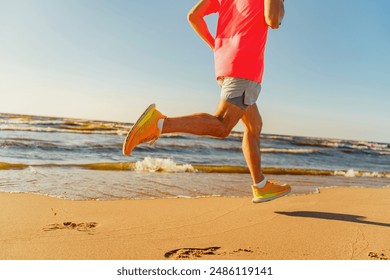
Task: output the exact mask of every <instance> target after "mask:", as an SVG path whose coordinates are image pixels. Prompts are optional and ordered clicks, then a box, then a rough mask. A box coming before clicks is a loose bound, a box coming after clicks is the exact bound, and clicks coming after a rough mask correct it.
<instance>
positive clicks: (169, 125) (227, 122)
mask: <svg viewBox="0 0 390 280" xmlns="http://www.w3.org/2000/svg"><path fill="white" fill-rule="evenodd" d="M244 114H245V110H243V109H241V108H240V107H238V106H236V105H233V104H231V103H229V102H227V101H225V100H221V101H220V103H219V106H218V109H217V112H216V113H215V115H210V114H207V113H200V114H194V115H189V116H184V117H176V118H167V119H165V121H164V126H163V131H162V133H174V132H183V133H191V134H195V135H208V136H214V137H219V138H225V137H227V136H228V135H229V133H230V131H231V130H232V129H233V127H234V126H235V125H236V124H237V123H238V121H239V120H240V119H241V117H242V116H243V115H244Z"/></svg>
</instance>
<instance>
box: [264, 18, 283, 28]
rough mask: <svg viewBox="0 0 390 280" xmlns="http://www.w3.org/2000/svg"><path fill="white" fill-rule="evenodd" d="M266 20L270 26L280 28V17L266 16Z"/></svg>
mask: <svg viewBox="0 0 390 280" xmlns="http://www.w3.org/2000/svg"><path fill="white" fill-rule="evenodd" d="M265 22H266V23H267V25H268V26H269V27H271V28H272V29H278V28H279V26H280V20H279V17H266V18H265Z"/></svg>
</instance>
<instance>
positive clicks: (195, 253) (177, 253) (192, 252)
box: [164, 247, 221, 259]
mask: <svg viewBox="0 0 390 280" xmlns="http://www.w3.org/2000/svg"><path fill="white" fill-rule="evenodd" d="M219 249H221V247H208V248H180V249H175V250H172V251H169V252H166V253H165V255H164V256H165V257H166V258H173V259H198V258H201V257H203V256H204V255H216V251H218V250H219Z"/></svg>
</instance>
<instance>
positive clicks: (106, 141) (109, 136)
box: [0, 114, 390, 200]
mask: <svg viewBox="0 0 390 280" xmlns="http://www.w3.org/2000/svg"><path fill="white" fill-rule="evenodd" d="M131 126H132V124H131V123H117V122H106V121H93V120H80V119H69V118H54V117H40V116H26V115H12V114H0V191H2V192H29V193H39V194H45V195H52V196H57V197H62V198H68V199H83V200H85V199H104V200H107V199H128V198H142V199H144V198H159V197H200V196H249V195H250V184H251V178H250V175H249V173H248V170H247V168H246V163H245V160H244V157H243V155H242V151H241V141H242V136H243V134H242V133H241V132H232V133H231V134H230V136H229V137H228V138H226V139H217V138H212V137H197V136H193V135H186V134H171V135H163V136H162V137H160V139H159V140H158V141H157V142H156V143H155V145H153V146H150V145H148V144H142V145H140V146H138V147H137V148H136V149H135V150H134V151H133V153H132V155H131V157H125V156H123V155H122V143H123V140H124V137H125V136H126V134H127V132H128V130H129V128H131ZM261 153H262V164H263V168H264V171H265V173H266V175H267V177H269V178H272V179H278V180H280V181H283V182H284V183H289V184H291V185H292V186H293V193H311V192H318V190H319V189H320V188H323V187H360V186H361V187H363V186H364V187H387V186H390V144H388V143H376V142H368V141H354V140H340V139H324V138H312V137H299V136H286V135H270V134H263V135H262V138H261Z"/></svg>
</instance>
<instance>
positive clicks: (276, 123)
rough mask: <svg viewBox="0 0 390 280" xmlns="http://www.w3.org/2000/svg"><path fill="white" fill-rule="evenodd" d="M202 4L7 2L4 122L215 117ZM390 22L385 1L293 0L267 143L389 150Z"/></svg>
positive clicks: (269, 99) (278, 51)
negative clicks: (333, 143) (298, 141)
mask: <svg viewBox="0 0 390 280" xmlns="http://www.w3.org/2000/svg"><path fill="white" fill-rule="evenodd" d="M196 2H197V1H196V0H187V1H186V0H184V1H178V0H165V1H162V0H143V1H135V0H127V1H125V0H110V1H109V0H105V1H102V0H66V1H65V0H61V1H60V0H31V1H21V0H0V38H1V44H0V97H1V102H0V112H8V113H20V114H34V115H46V116H60V117H77V118H90V119H98V120H112V121H125V122H133V121H135V120H136V118H137V117H138V116H139V114H140V113H142V111H143V110H144V108H145V107H146V106H147V105H149V104H150V103H156V104H157V107H158V108H159V109H160V110H161V111H162V112H163V113H164V114H166V115H168V116H179V115H187V114H191V113H196V112H208V113H213V112H214V111H215V108H216V106H217V104H218V101H219V88H218V86H217V84H216V82H215V78H214V68H213V54H212V52H211V51H210V50H209V48H208V47H207V46H206V45H205V44H204V43H203V42H202V41H201V40H200V39H199V38H198V37H197V36H196V35H195V33H194V32H193V31H192V29H191V28H190V26H189V25H188V23H187V20H186V14H187V12H188V11H189V9H190V8H191V7H192V6H193V5H194V4H195V3H196ZM389 12H390V1H387V0H377V1H366V0H355V1H353V0H343V1H340V0H329V1H313V0H297V1H291V0H287V1H286V17H285V20H284V22H283V25H282V27H281V29H279V30H276V31H274V30H271V31H270V33H269V41H268V45H267V50H266V65H265V76H264V79H263V90H262V93H261V97H260V99H259V101H258V106H259V107H260V110H261V113H262V116H263V119H264V129H263V132H265V133H276V134H289V135H302V136H317V137H329V138H341V139H355V140H370V141H382V142H388V143H390V109H389V107H390V51H389V50H390V28H389V27H390V17H389V16H388V13H389ZM207 21H208V22H209V24H210V26H211V29H212V30H214V29H215V21H216V16H210V17H209V18H208V19H207ZM236 129H237V130H240V129H242V126H241V125H238V126H237V127H236Z"/></svg>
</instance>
